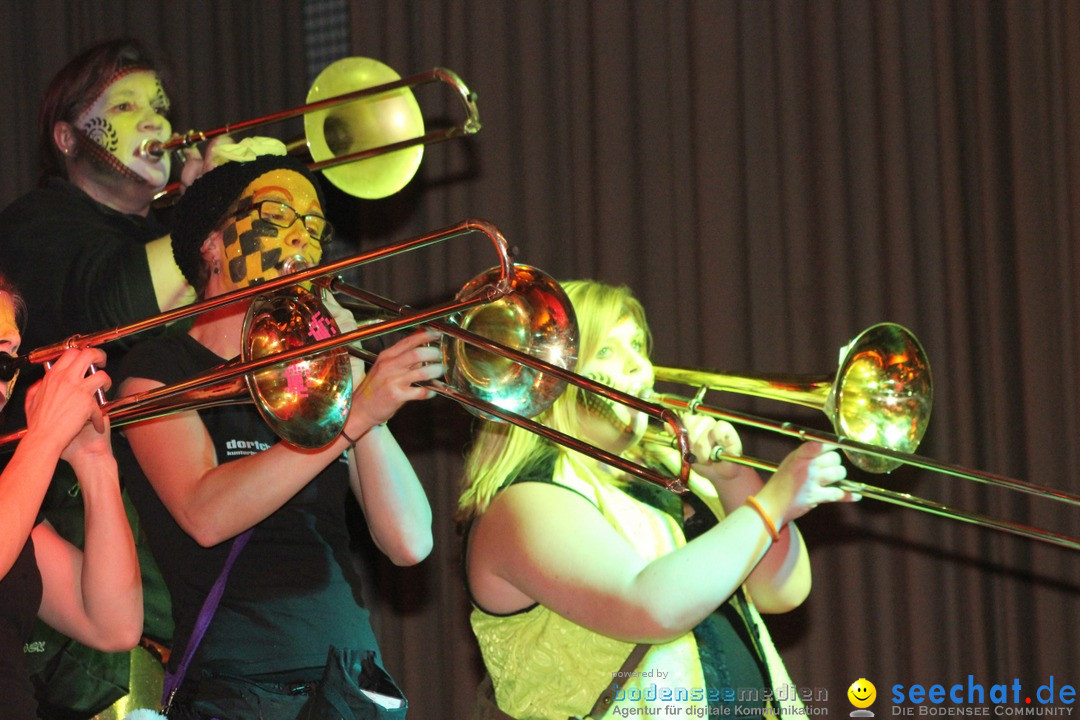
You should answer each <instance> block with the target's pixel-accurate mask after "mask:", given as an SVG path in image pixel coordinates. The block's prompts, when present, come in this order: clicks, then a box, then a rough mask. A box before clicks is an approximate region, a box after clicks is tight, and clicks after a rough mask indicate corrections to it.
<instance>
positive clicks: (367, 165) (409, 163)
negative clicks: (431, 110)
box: [304, 57, 424, 200]
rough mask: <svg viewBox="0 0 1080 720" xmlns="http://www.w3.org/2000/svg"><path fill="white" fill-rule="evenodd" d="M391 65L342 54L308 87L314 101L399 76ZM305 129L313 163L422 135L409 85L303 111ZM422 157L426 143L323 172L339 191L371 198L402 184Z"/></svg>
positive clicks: (386, 193) (387, 193)
mask: <svg viewBox="0 0 1080 720" xmlns="http://www.w3.org/2000/svg"><path fill="white" fill-rule="evenodd" d="M400 79H401V76H400V75H398V74H397V73H396V72H395V71H394V70H393V69H392V68H390V67H389V66H387V65H384V64H383V63H381V62H379V61H378V60H373V59H371V58H365V57H347V58H342V59H341V60H338V61H336V62H334V63H331V64H330V65H329V66H327V67H326V68H325V69H324V70H323V71H322V72H321V73H319V75H318V77H316V78H315V82H314V83H313V84H312V86H311V90H310V91H308V96H307V102H308V103H309V104H310V103H314V102H316V101H319V100H324V99H326V98H331V97H335V96H337V95H341V94H344V93H345V92H349V91H352V90H356V89H358V88H369V87H376V86H379V85H385V84H388V83H392V82H395V81H397V80H400ZM304 134H305V136H306V137H307V144H308V149H309V150H310V152H311V157H312V159H313V160H314V161H316V162H322V161H324V160H331V159H333V158H337V157H342V156H345V155H351V154H353V153H358V152H363V151H365V150H370V149H372V148H376V147H380V146H384V145H390V144H393V143H395V142H400V141H404V140H411V139H413V138H418V137H421V136H423V134H424V118H423V115H422V113H421V112H420V105H419V104H418V103H417V102H416V98H415V96H414V95H413V93H412V91H411V90H409V88H407V87H401V88H397V89H395V90H389V91H387V92H384V93H379V94H377V95H372V96H371V97H368V98H363V99H360V100H356V101H354V102H350V103H346V104H342V105H338V106H334V107H330V108H326V109H323V110H315V111H312V112H309V113H307V114H305V115H304ZM423 157H424V146H423V145H415V146H412V147H406V148H403V149H401V150H394V151H393V152H388V153H385V154H382V155H378V156H375V157H370V158H368V159H366V160H365V161H364V162H354V163H348V164H344V165H337V166H335V167H327V168H325V169H324V170H323V174H324V175H325V176H326V178H327V179H328V180H330V182H332V183H334V185H336V186H337V187H338V188H339V189H341V190H342V191H343V192H346V193H348V194H350V195H354V196H356V197H361V198H366V199H369V200H374V199H378V198H384V197H387V196H389V195H393V194H394V193H396V192H398V191H399V190H401V189H402V188H403V187H405V186H406V185H407V184H408V183H409V181H410V180H412V178H413V176H414V175H415V174H416V171H417V169H418V168H419V167H420V161H421V159H422V158H423Z"/></svg>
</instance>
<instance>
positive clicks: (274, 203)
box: [236, 200, 334, 245]
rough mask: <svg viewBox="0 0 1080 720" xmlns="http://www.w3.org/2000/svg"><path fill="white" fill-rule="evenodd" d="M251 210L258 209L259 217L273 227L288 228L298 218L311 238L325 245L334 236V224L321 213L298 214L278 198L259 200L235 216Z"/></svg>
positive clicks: (245, 213)
mask: <svg viewBox="0 0 1080 720" xmlns="http://www.w3.org/2000/svg"><path fill="white" fill-rule="evenodd" d="M252 210H258V211H259V219H260V220H265V221H266V222H268V223H270V224H271V225H274V226H275V227H279V228H285V229H288V228H290V227H292V225H293V223H294V222H296V221H297V220H298V219H299V220H300V221H301V222H302V223H304V228H305V229H306V230H307V232H308V235H310V236H311V239H312V240H315V241H316V242H318V243H320V244H323V245H325V244H326V243H328V242H330V241H331V240H332V239H333V237H334V226H333V225H331V224H330V221H329V220H327V219H326V218H324V217H323V216H322V215H300V214H299V213H297V212H296V210H294V209H293V208H292V207H290V206H289V205H286V204H285V203H283V202H281V201H280V200H261V201H259V202H257V203H255V204H254V205H252V206H251V207H248V208H244V209H243V210H238V211H237V212H236V217H242V216H244V215H247V214H248V213H249V212H251V211H252Z"/></svg>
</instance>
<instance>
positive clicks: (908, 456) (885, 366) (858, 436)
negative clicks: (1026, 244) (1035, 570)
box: [646, 323, 1080, 550]
mask: <svg viewBox="0 0 1080 720" xmlns="http://www.w3.org/2000/svg"><path fill="white" fill-rule="evenodd" d="M654 372H655V376H656V379H657V380H658V381H661V382H672V383H681V384H685V385H691V386H695V387H697V392H696V394H695V395H694V397H692V398H686V397H681V396H678V395H671V394H663V393H658V394H656V395H654V396H653V398H652V399H653V400H654V401H655V402H656V403H658V404H659V405H661V406H663V407H666V408H669V409H672V410H675V411H677V412H681V413H700V414H703V415H708V416H709V417H713V418H717V419H719V420H725V421H727V422H730V423H734V424H739V425H744V426H748V427H754V428H758V429H761V430H767V431H771V432H776V433H779V434H781V435H786V436H788V437H793V438H796V439H798V440H801V441H817V442H823V443H827V444H831V445H835V446H837V447H839V448H841V449H842V450H843V451H844V453H845V454H846V455H847V457H848V459H849V460H851V462H852V463H853V464H854V465H856V466H857V467H859V468H861V469H862V470H865V471H866V472H871V473H887V472H891V471H892V470H894V469H895V468H897V467H899V466H900V465H912V466H915V467H919V468H923V469H926V470H933V471H936V472H940V473H944V474H947V475H951V476H953V477H957V478H961V479H965V480H971V481H974V482H979V483H983V484H985V485H991V486H994V487H999V488H1003V489H1006V490H1013V491H1017V492H1023V493H1028V494H1030V495H1034V496H1037V497H1041V498H1046V499H1049V500H1054V501H1058V502H1064V503H1066V504H1069V505H1074V506H1075V505H1080V496H1077V495H1074V494H1071V493H1067V492H1064V491H1061V490H1057V489H1054V488H1049V487H1044V486H1040V485H1033V484H1031V483H1027V482H1023V481H1021V480H1015V479H1012V478H1007V477H1003V476H1001V475H995V474H993V473H988V472H983V471H980V470H972V469H969V468H964V467H961V466H958V465H952V464H949V463H944V462H939V461H937V460H933V459H931V458H927V457H923V456H919V455H915V454H913V451H914V450H915V448H916V447H917V446H918V444H919V442H920V440H921V439H922V437H923V434H924V433H925V431H926V425H927V423H928V422H929V418H930V409H931V408H930V406H931V401H932V397H933V386H932V381H931V375H930V364H929V362H928V361H927V359H926V354H925V352H924V351H923V348H922V346H921V345H920V344H919V341H918V340H917V339H916V338H915V336H914V335H912V334H911V332H910V331H909V330H907V329H906V328H904V327H902V326H900V325H896V324H894V323H881V324H878V325H874V326H872V327H870V328H867V329H866V330H864V331H863V332H862V333H860V334H859V335H858V336H857V337H856V338H855V339H854V340H853V341H852V342H851V343H849V344H848V345H847V346H845V347H844V348H843V349H842V351H841V359H840V364H839V369H838V370H837V372H836V373H835V375H832V376H802V377H800V376H792V375H773V376H769V375H749V374H735V373H717V372H709V371H702V370H682V369H678V368H668V367H655V368H654ZM708 390H719V391H725V392H734V393H738V394H743V395H751V396H755V397H761V398H767V399H772V400H780V401H783V402H789V403H794V404H798V405H804V406H806V407H813V408H817V409H819V410H822V411H823V412H825V414H826V415H828V416H829V419H830V421H831V423H832V425H833V429H834V430H835V433H836V434H830V433H824V432H818V431H815V430H811V429H807V428H803V427H799V426H796V425H793V424H792V423H787V422H785V423H776V422H774V421H772V420H768V419H765V418H761V417H757V416H754V415H749V414H746V413H740V412H735V411H732V410H727V409H722V408H718V407H714V406H709V405H705V404H704V403H703V402H702V400H703V398H704V395H705V393H706V392H707V391H708ZM646 441H647V442H650V443H653V444H660V445H666V444H667V443H668V441H667V439H666V438H665V436H664V433H663V432H661V431H656V430H650V431H649V433H648V434H647V436H646ZM711 459H712V460H714V461H716V460H728V461H731V462H735V463H739V464H742V465H749V466H751V467H756V468H758V469H761V470H765V471H768V472H773V471H775V470H776V468H777V465H776V464H774V463H771V462H767V461H764V460H759V459H755V458H748V457H742V456H736V455H729V454H725V453H724V452H723V449H722V448H719V449H717V450H715V451H714V452H713V454H712V457H711ZM838 487H840V488H842V489H843V490H846V491H848V492H853V493H859V494H861V495H862V496H864V497H868V498H872V499H874V500H880V501H883V502H887V503H891V504H894V505H899V506H902V507H906V508H910V509H913V510H920V511H923V512H928V513H931V514H934V515H938V516H941V517H946V518H951V519H953V520H959V521H962V522H967V523H972V524H975V525H979V526H982V527H987V528H991V529H994V530H1000V531H1003V532H1008V533H1011V534H1014V535H1019V536H1021V537H1026V538H1029V539H1033V540H1039V541H1042V542H1046V543H1049V544H1052V545H1058V546H1060V547H1065V548H1069V549H1072V550H1080V538H1075V537H1070V536H1068V535H1063V534H1061V533H1056V532H1052V531H1049V530H1044V529H1039V528H1033V527H1029V526H1026V525H1022V524H1020V523H1014V522H1011V521H1006V520H997V519H994V518H989V517H986V516H984V515H979V514H975V513H970V512H967V511H964V510H958V509H955V508H950V507H948V506H946V505H943V504H941V503H938V502H935V501H932V500H926V499H923V498H919V497H916V496H914V495H910V494H908V493H901V492H897V491H894V490H888V489H886V488H881V487H876V486H873V485H869V484H866V483H862V482H858V481H855V480H850V479H847V480H843V481H841V482H840V483H838Z"/></svg>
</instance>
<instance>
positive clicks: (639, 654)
mask: <svg viewBox="0 0 1080 720" xmlns="http://www.w3.org/2000/svg"><path fill="white" fill-rule="evenodd" d="M649 647H650V646H649V645H648V644H647V643H640V644H638V645H635V646H634V649H633V650H631V651H630V654H629V655H628V656H627V658H626V660H625V661H624V662H623V664H622V667H620V668H619V671H618V672H617V673H615V674H613V675H612V676H611V682H610V683H608V686H607V687H606V688H604V691H603V692H602V693H600V697H598V698H596V702H595V703H593V706H592V709H591V710H589V712H588V714H587V715H585V717H583V718H582V717H577V716H574V717H572V718H570V719H569V720H595V719H596V718H601V717H603V716H604V713H606V712H607V710H608V706H610V705H611V703H612V701H613V700H614V699H615V681H616V680H620V679H622V678H624V677H627V673H630V672H631V671H633V669H634V668H636V667H637V666H638V664H639V663H640V662H641V658H643V657H645V653H646V652H648V650H649ZM476 696H477V698H478V699H479V701H480V704H481V711H480V714H479V716H476V715H474V716H473V717H474V718H475V719H476V720H517V719H516V718H515V717H514V716H513V715H510V714H508V713H506V712H503V710H502V708H500V707H499V705H498V703H497V702H496V701H495V687H494V685H492V683H491V676H490V675H488V674H486V673H485V675H484V679H483V680H481V681H480V686H479V687H478V688H477V693H476Z"/></svg>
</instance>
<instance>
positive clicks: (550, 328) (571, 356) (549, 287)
mask: <svg viewBox="0 0 1080 720" xmlns="http://www.w3.org/2000/svg"><path fill="white" fill-rule="evenodd" d="M498 276H499V270H498V268H493V269H491V270H488V271H487V272H485V273H483V274H481V275H478V276H477V277H475V278H473V279H472V280H470V281H469V282H468V283H467V284H466V285H465V286H464V287H463V288H462V289H461V291H460V292H459V293H458V298H459V299H465V298H468V297H470V296H471V295H473V294H475V293H476V292H477V291H478V290H482V289H483V288H486V287H489V286H490V285H491V283H492V282H494V280H495V279H496V278H497V277H498ZM512 284H513V290H512V291H511V293H510V294H509V295H505V296H503V297H501V298H499V299H498V300H496V301H495V302H492V303H488V304H486V305H477V306H476V307H474V308H472V309H470V310H467V311H465V312H463V313H460V315H459V316H458V317H455V318H453V319H452V321H453V322H454V323H455V324H456V325H457V326H458V327H460V328H461V329H462V330H465V331H467V332H469V333H472V334H474V335H477V336H479V337H481V338H485V339H487V340H491V341H494V342H496V343H498V344H499V345H503V346H505V347H508V348H510V349H512V350H516V351H518V352H521V353H525V354H526V355H529V356H531V357H534V358H539V359H540V360H544V361H546V362H549V363H551V364H553V365H557V366H558V367H561V368H563V369H565V370H571V371H572V370H573V369H574V368H575V366H576V365H577V347H578V340H577V317H576V316H575V315H574V307H573V305H571V304H570V299H569V298H568V297H567V296H566V293H565V292H564V291H563V289H562V287H561V286H560V285H559V284H558V283H557V282H555V280H554V279H552V278H551V276H549V275H548V274H547V273H545V272H543V271H542V270H539V269H537V268H535V267H532V266H529V265H522V264H515V265H514V279H513V282H512ZM443 359H444V362H445V363H446V381H447V383H448V384H449V385H450V386H451V387H454V388H456V389H458V390H460V391H462V392H467V393H468V394H469V395H471V396H472V397H475V398H478V399H480V400H482V401H484V402H488V403H491V404H493V405H495V406H497V407H499V408H501V409H503V410H506V411H508V412H511V413H514V414H516V415H520V416H522V417H526V418H532V417H535V416H537V415H539V414H540V413H542V412H543V411H544V410H547V409H548V408H549V407H551V404H552V403H553V402H555V400H556V399H557V398H558V397H559V395H561V394H562V392H563V390H564V389H565V388H566V381H565V380H561V379H559V378H557V377H555V376H554V375H552V374H550V373H545V372H543V371H542V370H541V369H540V368H538V367H535V366H529V365H523V364H521V363H519V362H516V361H515V360H513V359H511V358H509V357H507V356H505V355H501V354H498V353H495V352H492V351H491V350H486V349H483V348H481V347H479V346H477V345H475V344H473V343H470V342H467V341H465V340H463V339H461V338H460V337H452V336H450V335H445V336H444V337H443ZM466 407H467V409H468V410H469V412H471V413H473V414H474V415H477V416H479V417H482V418H484V419H487V420H495V419H496V418H494V417H492V416H491V415H488V414H487V413H483V412H480V411H477V410H475V409H474V408H472V407H470V406H466Z"/></svg>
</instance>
